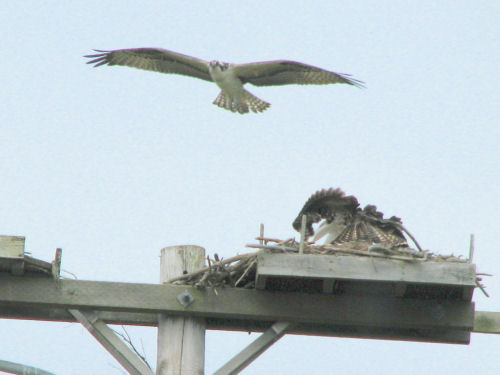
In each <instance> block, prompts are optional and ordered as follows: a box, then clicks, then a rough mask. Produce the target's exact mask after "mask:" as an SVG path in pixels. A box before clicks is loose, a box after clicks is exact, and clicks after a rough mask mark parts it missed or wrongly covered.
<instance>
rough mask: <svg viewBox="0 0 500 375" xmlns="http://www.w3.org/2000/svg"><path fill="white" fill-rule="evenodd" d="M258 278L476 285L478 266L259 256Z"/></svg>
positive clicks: (338, 258) (261, 254) (468, 264)
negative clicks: (476, 269) (476, 268)
mask: <svg viewBox="0 0 500 375" xmlns="http://www.w3.org/2000/svg"><path fill="white" fill-rule="evenodd" d="M257 264H258V266H257V285H262V283H261V282H259V278H261V277H263V278H268V277H303V278H319V279H328V278H330V279H337V280H355V281H360V280H363V281H382V282H404V283H429V284H436V285H460V286H468V287H474V286H475V276H476V274H475V266H474V265H473V264H470V263H461V262H418V261H415V262H408V261H402V260H393V259H384V258H370V257H351V256H334V255H308V254H306V255H300V254H273V253H265V252H262V253H260V254H259V255H258V263H257Z"/></svg>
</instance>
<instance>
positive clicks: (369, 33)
mask: <svg viewBox="0 0 500 375" xmlns="http://www.w3.org/2000/svg"><path fill="white" fill-rule="evenodd" d="M284 4H285V3H284V2H277V1H276V2H275V1H269V0H268V1H262V2H256V1H254V2H238V1H215V0H211V1H209V2H189V4H188V3H187V2H175V3H174V2H166V1H165V2H157V1H141V2H123V1H105V2H103V1H70V2H66V3H64V2H60V1H44V2H40V1H23V2H19V1H6V0H4V1H3V2H2V4H1V5H0V22H1V25H2V26H1V30H2V37H1V44H0V59H1V60H0V64H1V69H0V83H1V87H0V99H1V100H0V129H1V132H0V181H1V183H0V208H1V214H0V234H6V235H21V236H26V244H27V246H26V247H27V250H28V251H30V252H31V253H32V255H33V256H34V257H36V258H39V259H44V260H47V261H50V260H52V259H53V257H54V251H55V248H56V247H62V248H63V268H64V269H67V270H69V271H71V272H73V273H74V274H76V275H77V276H78V278H79V279H87V280H106V281H129V282H141V283H142V282H144V283H156V282H158V280H159V253H160V249H161V248H162V247H165V246H171V245H178V244H197V245H200V246H203V247H205V248H206V251H207V253H208V254H213V253H215V252H216V253H218V254H219V255H220V256H223V257H230V256H232V255H236V254H237V253H243V252H247V251H248V249H246V248H245V244H247V243H250V242H254V240H253V238H254V237H255V236H256V235H257V234H258V231H259V224H260V223H264V224H265V230H266V234H267V235H268V236H272V237H278V238H283V239H285V238H289V237H292V236H296V233H295V232H294V231H293V228H292V226H291V223H292V221H293V219H294V218H295V216H296V215H297V213H298V211H299V210H300V208H301V207H302V204H303V203H304V201H305V200H306V199H307V198H308V197H309V195H311V194H312V193H313V192H315V191H316V190H318V189H321V188H329V187H341V188H342V189H343V190H344V191H345V192H346V193H348V194H353V195H355V196H356V197H357V198H358V200H359V201H360V203H361V204H362V205H365V204H369V203H370V204H376V205H377V206H378V208H379V209H380V210H381V211H383V212H384V213H385V214H386V215H388V216H392V215H397V216H400V217H401V218H402V219H403V222H404V224H405V226H406V227H407V228H408V229H409V230H410V231H411V232H412V233H413V234H414V235H415V236H416V238H417V239H418V240H419V242H420V244H421V245H422V246H423V247H424V248H426V249H431V250H432V251H434V252H440V253H444V254H449V253H453V254H455V255H463V256H467V254H468V246H469V236H470V234H471V233H474V234H475V235H476V253H475V259H474V260H475V263H476V264H477V267H478V271H479V272H488V273H493V274H495V275H496V276H495V277H493V278H488V279H486V280H485V283H486V285H487V286H488V291H489V292H490V294H491V298H489V299H488V298H486V297H484V296H483V295H482V294H481V293H480V292H479V291H476V292H475V293H474V301H475V302H476V308H477V310H484V311H500V284H499V282H498V275H499V274H500V256H499V249H498V239H497V236H498V231H499V226H498V212H499V204H500V200H499V198H498V196H499V194H498V193H499V192H498V190H499V188H498V186H499V183H500V178H499V176H500V174H499V168H498V165H499V152H498V148H499V147H498V144H499V139H500V137H499V136H500V134H499V130H498V129H499V128H498V118H499V117H500V103H499V94H498V90H499V87H500V74H499V67H498V66H499V65H498V64H499V61H500V22H499V15H500V3H498V2H496V1H484V2H477V1H455V2H449V1H444V2H436V1H414V2H393V1H380V0H377V1H367V0H363V1H349V2H345V1H342V2H341V1H324V2H314V3H313V2H303V1H287V2H286V5H284ZM133 47H162V48H166V49H171V50H173V51H178V52H182V53H184V54H188V55H192V56H197V57H199V58H202V59H205V60H212V59H219V60H222V61H228V62H238V63H242V62H251V61H261V60H272V59H291V60H297V61H302V62H305V63H308V64H312V65H316V66H320V67H323V68H325V69H328V70H333V71H336V72H342V73H350V74H352V75H353V76H354V77H355V78H357V79H360V80H363V81H365V82H366V86H367V89H366V90H362V89H358V88H355V87H350V86H347V85H328V86H307V87H306V86H281V87H269V88H267V87H253V86H251V85H248V87H247V88H248V90H249V91H250V92H252V93H253V94H255V95H256V96H258V97H259V98H261V99H263V100H266V101H268V102H270V103H272V106H271V108H270V109H269V110H268V111H266V112H265V113H262V114H258V115H256V114H247V115H244V116H241V115H239V114H233V113H231V112H229V111H225V110H223V109H220V108H218V107H216V106H214V105H213V104H212V101H213V100H214V99H215V97H216V96H217V94H218V92H219V90H218V88H217V87H216V86H215V85H214V84H211V83H208V82H205V81H201V80H197V79H193V78H188V77H183V76H175V75H161V74H159V73H153V72H145V71H140V70H135V69H131V68H125V67H107V66H104V67H100V68H95V69H94V68H92V67H91V66H89V65H86V64H85V62H86V61H85V59H84V58H83V57H82V55H85V54H89V53H91V52H92V49H93V48H96V49H119V48H133ZM0 332H1V338H0V359H3V360H9V361H14V362H21V363H25V364H28V365H32V366H38V367H40V368H43V369H45V370H47V371H52V372H54V373H56V374H121V373H122V371H121V370H120V369H119V365H118V364H117V363H116V362H115V360H114V359H113V358H112V357H111V356H110V355H109V354H108V353H107V352H106V351H105V350H104V349H103V348H102V347H101V346H100V345H99V344H98V343H97V341H95V340H94V339H93V338H92V337H91V336H90V334H89V333H88V332H87V331H86V330H85V329H83V328H82V327H81V326H80V325H78V324H70V323H44V322H32V321H14V320H0ZM130 332H131V333H132V336H133V339H134V340H135V342H137V343H141V342H142V345H143V346H144V350H145V354H146V357H147V358H148V359H149V361H150V362H151V363H153V364H156V329H153V328H140V327H137V328H131V329H130ZM255 337H257V334H252V335H248V334H245V333H226V332H217V331H210V332H208V333H207V340H206V351H207V355H206V374H211V373H213V372H214V371H215V370H216V369H217V368H219V367H220V366H221V365H223V364H224V363H225V362H226V361H227V360H229V359H230V358H231V356H232V355H234V354H235V353H237V352H238V351H239V350H240V349H242V348H243V347H244V346H245V345H246V344H247V343H249V342H250V341H251V340H253V339H254V338H255ZM139 345H140V344H139ZM499 358H500V337H498V336H493V335H483V334H473V335H472V338H471V344H470V345H468V346H459V345H449V344H422V343H407V342H394V341H378V340H361V339H345V338H319V337H305V336H286V337H285V338H283V339H281V340H280V341H279V342H278V343H276V344H275V345H274V346H273V347H272V348H271V349H269V350H268V351H267V352H266V353H264V354H263V355H262V357H260V358H259V359H258V360H256V361H255V362H254V363H253V364H252V365H251V366H250V367H248V368H247V369H246V370H245V371H244V372H243V373H244V374H264V373H272V374H287V375H290V374H298V375H302V374H330V373H337V372H339V371H341V372H342V373H349V374H361V373H370V374H372V375H376V374H384V375H390V374H401V373H403V372H404V373H405V374H406V375H412V374H422V373H434V374H450V373H453V374H471V373H481V374H483V375H489V374H498V373H499V369H500V359H499Z"/></svg>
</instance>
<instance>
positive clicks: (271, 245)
mask: <svg viewBox="0 0 500 375" xmlns="http://www.w3.org/2000/svg"><path fill="white" fill-rule="evenodd" d="M256 240H258V241H259V243H258V244H248V245H246V247H248V248H256V249H259V250H258V251H256V252H253V253H246V254H241V255H236V256H234V257H231V258H228V259H219V257H218V255H217V254H214V259H211V258H210V257H209V256H207V262H208V266H207V267H205V268H202V269H200V270H198V271H195V272H191V273H189V274H186V275H182V276H179V277H176V278H173V279H170V280H169V281H168V283H171V284H174V285H192V286H194V287H196V288H207V287H212V288H214V290H215V291H216V289H215V288H218V287H233V288H246V289H253V288H255V273H256V269H257V255H258V254H259V252H261V251H266V252H273V253H289V254H297V253H299V252H300V250H299V248H300V242H297V241H296V240H295V239H293V238H292V239H288V240H284V241H282V240H278V239H274V238H267V237H262V236H260V237H257V238H256ZM303 253H304V254H320V255H332V256H357V257H360V256H363V257H366V256H367V257H378V258H386V259H394V260H399V261H407V262H429V261H433V262H461V263H466V262H468V260H467V259H464V258H462V257H461V256H458V257H457V256H454V255H452V254H450V255H440V254H435V253H432V252H430V251H428V250H425V251H419V250H415V249H412V248H409V247H400V248H386V247H383V246H380V245H377V244H375V245H374V244H368V243H366V242H365V243H363V242H351V243H346V244H342V245H340V246H339V245H335V246H332V245H315V244H314V243H311V242H305V243H304V248H303ZM482 275H485V274H482ZM480 281H481V278H479V277H478V278H477V280H476V283H477V286H478V287H479V288H480V289H481V290H482V291H483V293H485V294H486V292H485V291H484V285H482V284H481V283H480ZM486 295H487V294H486Z"/></svg>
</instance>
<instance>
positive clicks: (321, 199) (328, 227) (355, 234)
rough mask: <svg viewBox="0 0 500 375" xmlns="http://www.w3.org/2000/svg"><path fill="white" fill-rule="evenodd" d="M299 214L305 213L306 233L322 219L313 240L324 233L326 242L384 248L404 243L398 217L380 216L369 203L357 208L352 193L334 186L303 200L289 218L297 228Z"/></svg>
mask: <svg viewBox="0 0 500 375" xmlns="http://www.w3.org/2000/svg"><path fill="white" fill-rule="evenodd" d="M303 215H307V216H306V236H307V237H310V236H312V235H314V234H315V233H314V229H313V226H312V225H313V224H314V223H318V222H320V221H321V220H324V222H323V223H322V224H320V228H319V230H318V232H317V233H316V235H315V236H314V240H315V241H316V240H319V239H320V238H322V237H323V236H325V235H328V236H327V238H326V240H325V243H328V244H336V245H338V244H344V243H348V242H359V241H363V242H366V243H369V244H372V243H376V244H381V245H383V246H386V247H388V248H397V247H408V243H407V241H406V238H405V236H404V235H403V232H402V230H403V227H402V222H401V219H400V218H398V217H396V216H393V217H391V218H389V219H384V214H383V213H382V212H379V211H377V207H376V206H373V205H367V206H365V208H363V209H361V208H360V207H359V203H358V200H357V199H356V198H355V197H353V196H352V195H349V196H346V195H345V193H344V192H343V191H342V190H340V189H338V188H337V189H333V188H332V189H328V190H320V191H317V192H316V193H314V194H313V195H312V196H311V197H310V198H309V199H308V200H307V202H306V203H305V204H304V207H302V210H301V211H300V212H299V215H298V216H297V218H296V219H295V220H294V222H293V227H294V229H295V230H297V231H300V226H301V222H302V216H303Z"/></svg>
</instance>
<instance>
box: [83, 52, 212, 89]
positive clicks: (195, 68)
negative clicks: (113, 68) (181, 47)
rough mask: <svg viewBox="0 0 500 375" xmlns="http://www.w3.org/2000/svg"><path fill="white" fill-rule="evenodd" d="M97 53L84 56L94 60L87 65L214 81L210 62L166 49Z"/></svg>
mask: <svg viewBox="0 0 500 375" xmlns="http://www.w3.org/2000/svg"><path fill="white" fill-rule="evenodd" d="M95 51H96V52H99V53H98V54H94V55H86V56H84V57H87V58H91V59H92V60H90V61H88V62H87V64H95V65H94V67H97V66H101V65H105V64H107V65H123V66H130V67H132V68H137V69H144V70H152V71H155V72H160V73H174V74H182V75H185V76H190V77H195V78H200V79H203V80H205V81H212V78H211V77H210V73H209V71H208V62H206V61H204V60H201V59H198V58H196V57H191V56H187V55H183V54H181V53H177V52H173V51H168V50H166V49H161V48H131V49H117V50H114V51H101V50H95Z"/></svg>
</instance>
